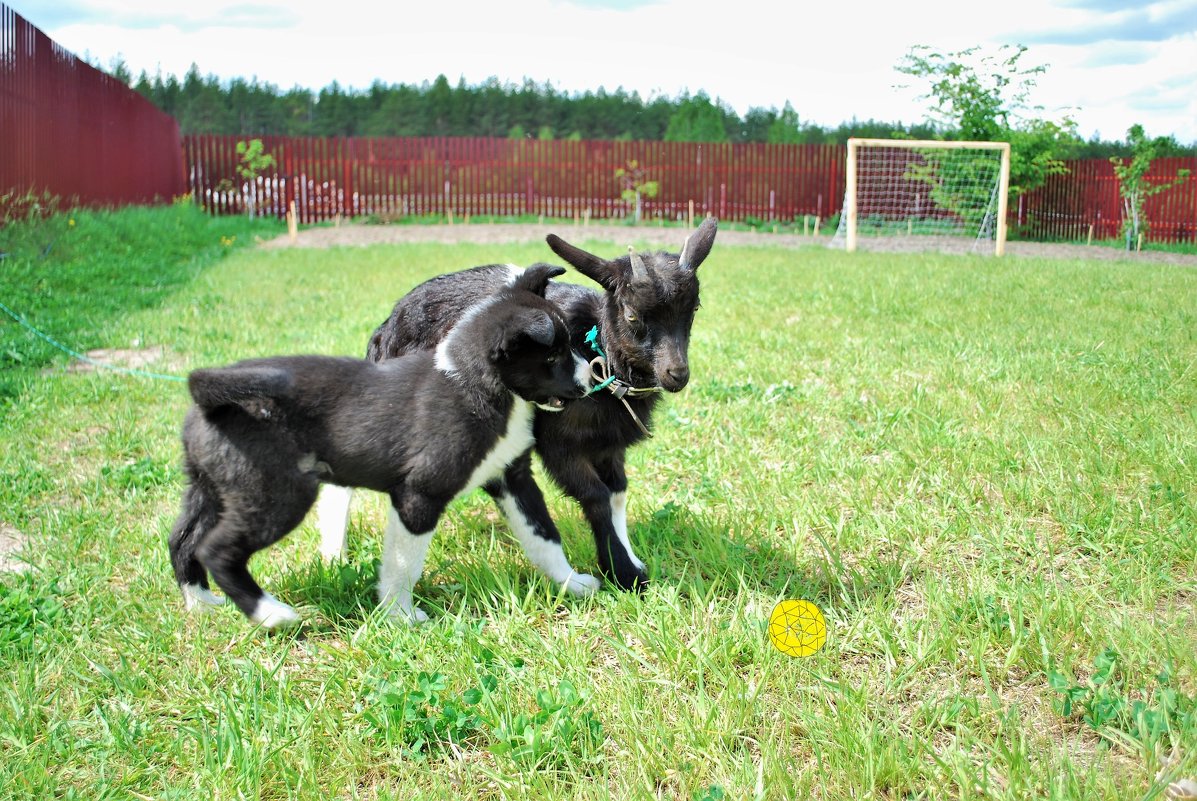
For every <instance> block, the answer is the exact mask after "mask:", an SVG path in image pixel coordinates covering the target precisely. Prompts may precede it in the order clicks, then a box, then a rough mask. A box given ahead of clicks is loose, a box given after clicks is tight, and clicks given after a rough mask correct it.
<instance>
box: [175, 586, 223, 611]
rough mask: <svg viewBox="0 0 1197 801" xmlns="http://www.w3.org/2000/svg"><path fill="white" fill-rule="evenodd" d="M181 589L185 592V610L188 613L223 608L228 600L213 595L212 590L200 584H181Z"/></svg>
mask: <svg viewBox="0 0 1197 801" xmlns="http://www.w3.org/2000/svg"><path fill="white" fill-rule="evenodd" d="M179 589H180V590H182V591H183V608H184V609H186V610H187V611H188V612H191V611H194V610H197V609H199V610H202V609H207V608H209V607H213V606H222V605H223V604H224V603H225V601H226V600H227V599H226V598H221V597H219V596H217V595H213V594H212V591H211V590H209V589H207V588H205V587H201V586H200V585H198V584H181V585H179Z"/></svg>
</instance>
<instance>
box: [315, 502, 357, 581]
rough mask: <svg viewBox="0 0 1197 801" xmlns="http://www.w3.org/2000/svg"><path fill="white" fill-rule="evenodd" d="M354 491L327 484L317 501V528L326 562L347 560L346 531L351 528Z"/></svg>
mask: <svg viewBox="0 0 1197 801" xmlns="http://www.w3.org/2000/svg"><path fill="white" fill-rule="evenodd" d="M351 500H353V490H351V489H349V488H348V487H338V486H335V485H333V484H325V485H324V486H322V487H321V488H320V496H319V498H317V499H316V527H317V528H318V529H320V555H321V556H323V557H324V560H325V561H326V562H335V561H337V560H339V559H344V558H345V531H346V529H347V528H348V527H349V502H350V501H351Z"/></svg>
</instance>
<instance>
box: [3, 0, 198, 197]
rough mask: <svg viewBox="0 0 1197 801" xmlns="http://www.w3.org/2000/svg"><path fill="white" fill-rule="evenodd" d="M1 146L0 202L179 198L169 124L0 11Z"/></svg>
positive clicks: (174, 138) (181, 178) (176, 144)
mask: <svg viewBox="0 0 1197 801" xmlns="http://www.w3.org/2000/svg"><path fill="white" fill-rule="evenodd" d="M0 143H2V144H0V196H2V195H5V194H9V193H16V194H24V193H26V192H33V193H37V194H42V193H49V194H51V195H57V196H59V197H61V198H63V199H65V200H66V201H68V202H74V203H80V204H83V205H89V206H109V205H123V204H127V203H149V202H153V201H154V200H156V199H165V200H169V199H170V198H172V197H174V196H175V195H180V194H182V193H183V192H185V191H186V181H185V172H184V164H183V158H182V149H181V148H180V137H179V126H178V124H177V123H176V122H175V120H174V118H172V117H171V116H170V115H169V114H166V113H164V112H162V111H160V110H158V109H157V108H156V107H155V106H154V105H153V104H152V103H151V102H150V101H149V100H146V99H145V98H144V97H142V96H141V95H139V94H138V93H137V92H135V91H133V90H132V89H130V88H129V87H128V86H125V85H124V84H123V83H121V82H120V81H119V80H117V79H115V78H113V77H111V76H109V75H106V74H104V73H103V72H101V71H100V70H97V69H95V68H94V67H92V66H90V65H88V64H86V63H84V62H83V61H80V60H79V59H77V58H76V57H75V56H73V55H72V54H71V53H69V52H67V51H66V50H65V49H63V48H62V47H61V46H60V45H57V44H55V43H54V42H53V41H52V40H50V39H49V38H48V37H47V36H46V35H45V34H44V33H42V32H41V31H39V30H38V29H37V28H35V27H33V25H31V24H30V23H29V22H27V21H26V20H25V19H24V18H23V17H21V16H20V15H19V14H17V13H16V12H14V11H13V10H12V9H11V8H9V7H8V6H6V5H4V4H2V3H0ZM0 212H3V209H0Z"/></svg>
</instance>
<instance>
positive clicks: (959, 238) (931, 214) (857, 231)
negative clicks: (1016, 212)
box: [832, 139, 1010, 256]
mask: <svg viewBox="0 0 1197 801" xmlns="http://www.w3.org/2000/svg"><path fill="white" fill-rule="evenodd" d="M847 167H848V171H847V172H848V174H847V184H846V188H845V191H844V207H843V210H842V211H841V213H840V221H839V226H838V227H837V228H836V232H835V236H834V237H833V238H832V246H833V247H843V248H846V249H847V250H848V251H854V250H856V249H857V248H858V247H859V248H860V249H862V250H895V249H902V250H921V249H926V250H958V251H966V252H968V251H971V252H975V253H992V254H994V255H997V256H1000V255H1002V252H1003V251H1004V250H1005V244H1006V195H1007V192H1008V191H1009V186H1010V145H1009V144H1008V143H1006V142H937V141H926V140H912V141H904V140H891V139H849V140H848V164H847Z"/></svg>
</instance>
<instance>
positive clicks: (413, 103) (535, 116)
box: [109, 61, 1193, 158]
mask: <svg viewBox="0 0 1197 801" xmlns="http://www.w3.org/2000/svg"><path fill="white" fill-rule="evenodd" d="M109 71H110V72H111V73H112V74H113V75H114V76H116V77H117V78H119V79H121V80H123V81H125V82H126V83H128V84H129V85H130V86H132V87H133V88H134V89H135V90H136V91H137V92H139V93H140V94H142V95H143V96H145V97H146V98H148V99H149V100H150V101H151V102H153V103H154V104H155V105H156V106H157V107H158V108H160V109H162V110H163V111H165V112H167V113H168V114H171V115H172V116H174V117H175V119H176V120H178V122H179V127H180V129H181V131H182V132H183V133H184V134H196V133H212V134H229V135H238V136H267V135H281V136H486V137H507V138H524V137H531V138H539V139H604V140H612V139H613V140H620V139H628V140H650V141H676V142H768V143H778V144H842V143H844V142H846V141H847V139H848V137H850V136H863V137H874V138H891V137H894V136H897V137H900V138H912V139H929V138H951V134H952V132H951V131H945V130H942V129H941V128H939V127H937V126H935V125H933V124H931V123H913V124H905V123H902V122H880V121H876V120H872V119H870V120H866V121H859V120H852V121H850V122H845V123H842V124H840V125H838V126H836V127H834V128H825V127H822V126H819V125H816V124H812V123H809V122H805V121H803V120H802V119H801V118H800V116H799V113H798V111H797V110H795V109H794V108H793V106H792V105H791V104H790V103H788V102H787V103H785V104H784V105H783V106H782V108H780V109H778V108H776V107H772V108H761V107H756V108H750V109H749V110H748V111H747V112H746V113H745V114H744V115H743V116H740V115H739V114H737V112H736V111H735V110H734V109H733V108H731V107H730V106H729V105H727V104H726V103H724V102H722V101H720V100H719V99H711V98H710V97H709V96H708V95H706V94H705V93H703V92H698V93H696V94H693V95H690V94H683V95H680V96H678V97H673V98H671V97H665V96H655V97H652V98H648V99H646V98H644V97H642V96H641V95H640V94H639V93H637V92H628V91H626V90H624V89H623V88H622V87H619V88H617V89H615V90H614V91H607V90H605V89H603V88H599V89H598V90H595V91H586V92H581V93H572V94H571V93H567V92H562V91H560V90H558V89H556V88H555V87H553V86H552V84H550V83H547V82H546V83H543V84H541V83H536V82H534V81H532V80H528V79H525V80H524V82H523V83H521V84H514V83H506V82H501V81H499V80H498V79H497V78H491V79H489V80H487V81H484V82H483V83H481V84H478V85H469V84H467V83H466V82H465V81H464V80H459V81H458V82H457V83H456V84H455V85H454V84H452V83H450V82H449V80H448V79H447V78H446V77H445V76H444V75H439V76H437V78H436V79H435V80H433V81H431V82H429V81H425V82H423V83H421V84H418V85H416V84H407V83H398V84H384V83H382V82H375V83H374V84H373V85H372V86H370V87H369V88H367V89H360V90H359V89H352V88H345V87H342V86H340V85H339V84H337V83H336V82H334V83H332V84H331V85H329V86H326V87H325V88H323V89H321V90H319V91H318V92H315V91H312V90H311V89H305V88H302V87H298V86H297V87H294V88H292V89H287V90H281V89H279V87H277V86H275V85H273V84H270V83H263V82H259V81H257V80H256V79H253V80H246V79H244V78H233V79H232V80H229V81H222V80H220V79H219V78H217V77H216V76H214V75H207V76H204V75H201V73H200V70H199V67H198V66H197V65H194V64H193V65H192V67H191V69H190V70H189V71H188V72H187V74H186V75H185V76H183V78H182V79H179V78H177V77H175V76H174V75H167V76H163V75H162V74H160V73H159V74H157V75H155V76H153V77H150V76H149V75H147V74H146V73H145V72H142V73H141V75H140V76H138V77H137V78H136V79H134V78H133V76H132V75H131V74H130V73H129V70H128V68H127V67H126V66H125V65H124V63H123V62H120V61H118V62H116V63H115V64H114V65H113V66H112V69H110V70H109ZM1126 152H1127V148H1126V145H1125V144H1124V143H1122V142H1117V141H1114V142H1106V141H1099V140H1096V139H1095V140H1090V141H1083V140H1081V139H1077V140H1076V142H1075V147H1074V148H1073V152H1071V153H1068V154H1067V155H1066V156H1065V157H1070V158H1108V157H1109V156H1111V155H1122V154H1124V153H1126ZM1192 154H1193V148H1185V147H1182V146H1180V145H1179V144H1177V145H1176V148H1175V152H1174V153H1161V154H1160V155H1192Z"/></svg>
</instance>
